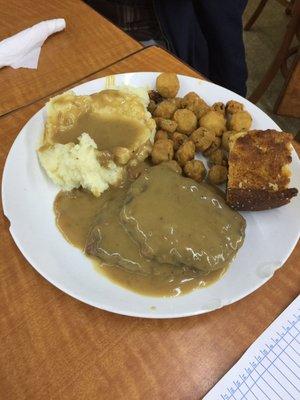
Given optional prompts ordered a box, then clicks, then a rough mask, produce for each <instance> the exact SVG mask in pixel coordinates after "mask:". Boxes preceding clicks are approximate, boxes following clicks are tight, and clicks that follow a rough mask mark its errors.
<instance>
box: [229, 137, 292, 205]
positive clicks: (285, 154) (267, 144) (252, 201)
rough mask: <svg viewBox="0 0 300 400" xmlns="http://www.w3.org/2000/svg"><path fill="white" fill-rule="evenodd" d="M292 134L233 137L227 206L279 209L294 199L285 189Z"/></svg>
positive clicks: (230, 144)
mask: <svg viewBox="0 0 300 400" xmlns="http://www.w3.org/2000/svg"><path fill="white" fill-rule="evenodd" d="M291 140H292V135H291V134H289V133H285V132H278V131H275V130H271V129H268V130H265V131H259V130H252V131H249V132H240V133H237V134H236V135H234V136H232V138H231V140H230V143H229V147H230V148H229V159H228V164H229V169H228V184H227V204H228V205H230V206H231V207H232V208H234V209H236V210H244V211H259V210H267V209H270V208H275V207H280V206H283V205H284V204H287V203H289V202H290V199H291V198H292V197H293V196H296V195H297V193H298V190H297V189H296V188H290V189H289V188H288V185H289V182H290V175H291V172H290V168H289V164H290V163H291V161H292V157H291V149H292V146H291Z"/></svg>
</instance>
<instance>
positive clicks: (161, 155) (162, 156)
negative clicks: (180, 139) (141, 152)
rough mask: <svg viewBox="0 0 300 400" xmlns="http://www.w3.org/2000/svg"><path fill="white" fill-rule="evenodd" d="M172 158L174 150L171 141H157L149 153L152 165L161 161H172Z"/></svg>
mask: <svg viewBox="0 0 300 400" xmlns="http://www.w3.org/2000/svg"><path fill="white" fill-rule="evenodd" d="M173 156H174V150H173V142H172V140H169V139H159V140H157V141H156V142H155V143H154V145H153V148H152V152H151V158H152V162H153V164H160V163H161V162H163V161H169V160H172V158H173Z"/></svg>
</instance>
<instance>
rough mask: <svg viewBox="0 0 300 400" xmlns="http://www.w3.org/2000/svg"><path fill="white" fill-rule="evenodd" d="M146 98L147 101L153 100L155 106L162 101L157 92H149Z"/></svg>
mask: <svg viewBox="0 0 300 400" xmlns="http://www.w3.org/2000/svg"><path fill="white" fill-rule="evenodd" d="M148 96H149V99H150V100H153V101H154V103H156V104H157V103H160V102H161V101H163V98H162V96H161V95H160V94H159V93H158V91H157V90H149V92H148Z"/></svg>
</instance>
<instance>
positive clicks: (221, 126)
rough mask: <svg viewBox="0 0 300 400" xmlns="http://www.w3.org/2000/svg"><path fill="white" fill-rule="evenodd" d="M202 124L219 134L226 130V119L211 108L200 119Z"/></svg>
mask: <svg viewBox="0 0 300 400" xmlns="http://www.w3.org/2000/svg"><path fill="white" fill-rule="evenodd" d="M199 122H200V126H202V127H203V128H207V129H210V130H212V131H213V132H214V133H215V134H216V135H217V136H221V135H222V133H223V132H225V131H226V119H225V117H224V115H223V114H221V113H219V112H218V111H214V110H210V111H208V112H207V113H206V114H204V115H203V116H202V117H201V118H200V120H199Z"/></svg>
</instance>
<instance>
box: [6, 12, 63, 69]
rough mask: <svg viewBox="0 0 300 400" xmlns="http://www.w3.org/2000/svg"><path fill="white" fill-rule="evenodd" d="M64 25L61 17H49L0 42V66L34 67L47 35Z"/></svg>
mask: <svg viewBox="0 0 300 400" xmlns="http://www.w3.org/2000/svg"><path fill="white" fill-rule="evenodd" d="M65 27H66V21H65V20H64V19H63V18H58V19H49V20H48V21H42V22H39V23H38V24H36V25H33V26H32V27H31V28H28V29H25V30H24V31H21V32H19V33H17V34H16V35H13V36H11V37H9V38H7V39H4V40H2V41H1V42H0V68H2V67H5V66H11V67H12V68H20V67H24V68H33V69H36V68H37V65H38V61H39V55H40V51H41V47H42V45H43V43H44V41H45V40H46V39H47V37H48V36H50V35H52V34H53V33H55V32H59V31H61V30H63V29H65Z"/></svg>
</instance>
